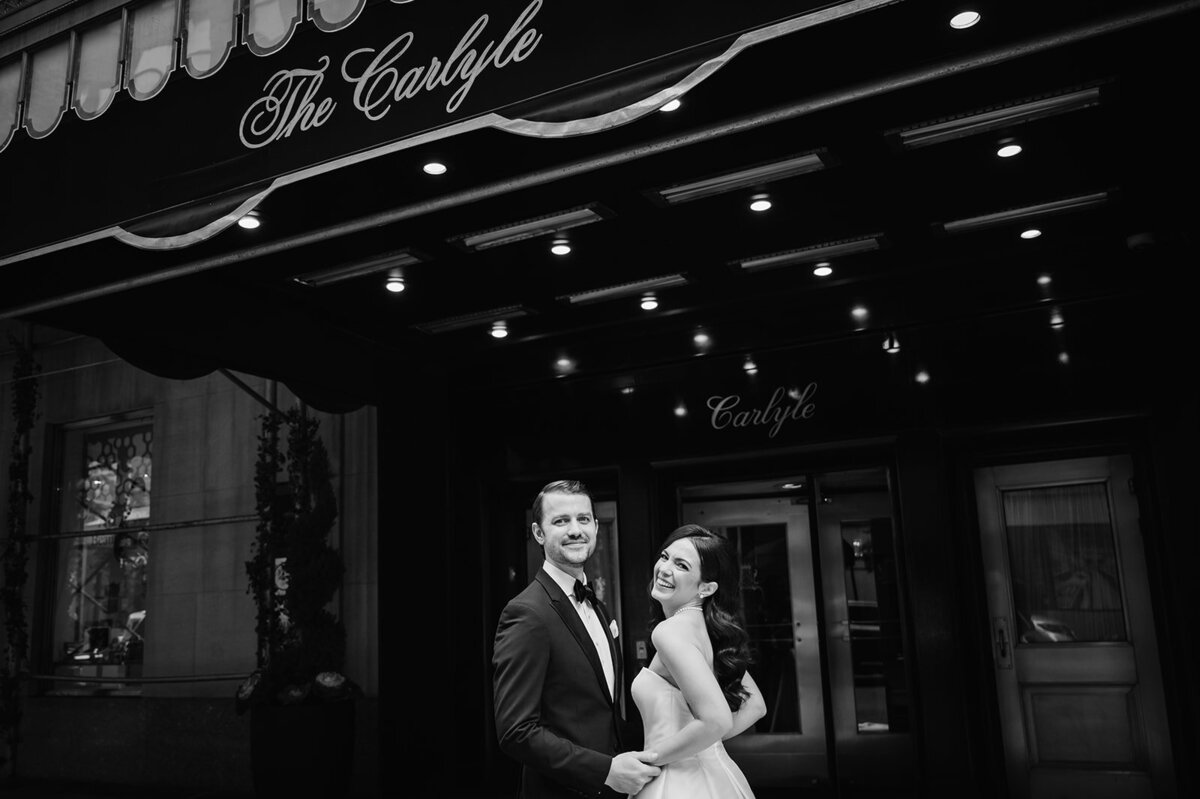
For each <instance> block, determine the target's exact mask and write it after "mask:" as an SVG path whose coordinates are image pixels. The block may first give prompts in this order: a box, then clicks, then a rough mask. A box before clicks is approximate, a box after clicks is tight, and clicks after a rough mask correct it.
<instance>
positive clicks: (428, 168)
mask: <svg viewBox="0 0 1200 799" xmlns="http://www.w3.org/2000/svg"><path fill="white" fill-rule="evenodd" d="M421 169H422V170H424V172H425V174H426V175H444V174H446V165H445V164H443V163H441V162H439V161H430V162H429V163H427V164H425V166H423V167H421Z"/></svg>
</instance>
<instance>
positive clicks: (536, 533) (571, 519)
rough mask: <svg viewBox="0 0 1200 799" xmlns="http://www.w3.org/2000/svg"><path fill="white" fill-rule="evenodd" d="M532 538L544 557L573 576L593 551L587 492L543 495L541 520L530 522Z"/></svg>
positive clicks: (579, 572)
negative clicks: (540, 546) (543, 553)
mask: <svg viewBox="0 0 1200 799" xmlns="http://www.w3.org/2000/svg"><path fill="white" fill-rule="evenodd" d="M533 539H534V540H535V541H537V542H538V543H539V544H541V545H542V551H543V552H545V553H546V560H548V561H550V562H551V563H553V564H554V565H555V566H557V567H558V568H560V569H562V570H563V571H565V572H567V573H568V574H572V575H574V576H576V577H582V576H583V564H585V563H587V559H588V558H590V557H591V556H592V553H593V552H595V551H596V516H595V514H594V513H593V512H592V500H591V498H590V497H588V496H587V494H557V493H552V494H546V495H545V497H544V499H543V500H542V520H541V521H540V522H534V523H533Z"/></svg>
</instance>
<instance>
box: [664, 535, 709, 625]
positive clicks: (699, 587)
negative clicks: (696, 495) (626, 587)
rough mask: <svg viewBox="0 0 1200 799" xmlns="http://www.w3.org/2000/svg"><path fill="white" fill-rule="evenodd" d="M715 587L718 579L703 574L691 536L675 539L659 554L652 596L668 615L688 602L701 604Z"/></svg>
mask: <svg viewBox="0 0 1200 799" xmlns="http://www.w3.org/2000/svg"><path fill="white" fill-rule="evenodd" d="M716 590H717V584H716V583H713V582H705V581H704V579H703V578H702V577H701V574H700V553H699V552H697V551H696V545H695V544H693V543H692V540H691V539H690V538H681V539H679V540H678V541H673V542H672V543H671V544H670V546H668V547H667V548H666V549H664V550H663V551H662V553H661V554H660V555H659V556H658V562H657V563H655V564H654V582H653V584H652V585H651V587H650V596H651V597H653V598H654V599H656V600H658V601H659V602H660V603H661V604H662V606H663V611H664V612H665V613H666V614H667V616H670V615H671V614H672V613H674V612H675V611H677V610H679V609H680V608H681V607H683V606H685V605H699V604H700V603H701V601H703V599H704V598H705V597H707V596H711V595H712V594H713V592H715V591H716Z"/></svg>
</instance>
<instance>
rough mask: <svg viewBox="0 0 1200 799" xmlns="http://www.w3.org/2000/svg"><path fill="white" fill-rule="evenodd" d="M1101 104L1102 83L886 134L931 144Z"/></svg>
mask: <svg viewBox="0 0 1200 799" xmlns="http://www.w3.org/2000/svg"><path fill="white" fill-rule="evenodd" d="M1099 104H1100V87H1099V86H1090V87H1086V88H1082V89H1072V90H1070V91H1065V92H1060V93H1059V94H1054V95H1050V96H1043V97H1035V98H1032V99H1025V100H1018V101H1016V102H1013V103H1010V104H1009V105H1007V106H1002V107H1000V108H989V109H987V110H984V111H979V112H977V113H968V114H965V115H963V114H956V115H955V116H952V117H943V118H941V119H938V120H934V121H931V122H923V123H921V124H919V125H913V126H912V127H909V128H897V129H894V130H890V131H888V132H887V134H886V135H887V136H888V137H895V138H897V139H899V141H900V144H901V145H903V146H904V147H906V148H909V149H913V148H916V147H927V146H929V145H931V144H941V143H942V142H946V141H951V140H953V139H959V138H962V137H963V136H974V135H976V134H978V133H986V132H988V131H998V130H1004V129H1007V128H1011V127H1013V126H1015V125H1020V124H1022V123H1025V122H1030V121H1032V120H1035V119H1043V118H1045V117H1049V116H1056V115H1058V114H1065V113H1069V112H1071V111H1078V110H1080V109H1084V108H1089V107H1091V106H1094V105H1099Z"/></svg>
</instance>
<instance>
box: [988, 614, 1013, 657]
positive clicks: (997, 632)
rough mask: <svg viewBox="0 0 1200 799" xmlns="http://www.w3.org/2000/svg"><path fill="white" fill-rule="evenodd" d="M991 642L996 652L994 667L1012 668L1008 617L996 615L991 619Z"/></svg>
mask: <svg viewBox="0 0 1200 799" xmlns="http://www.w3.org/2000/svg"><path fill="white" fill-rule="evenodd" d="M992 642H993V644H994V646H995V652H996V668H998V669H1011V668H1012V636H1011V635H1010V634H1009V629H1008V618H1007V617H1006V616H996V617H995V618H993V619H992Z"/></svg>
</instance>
